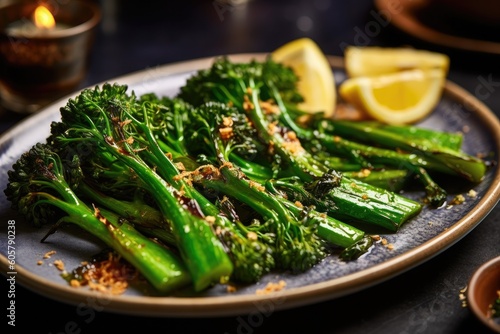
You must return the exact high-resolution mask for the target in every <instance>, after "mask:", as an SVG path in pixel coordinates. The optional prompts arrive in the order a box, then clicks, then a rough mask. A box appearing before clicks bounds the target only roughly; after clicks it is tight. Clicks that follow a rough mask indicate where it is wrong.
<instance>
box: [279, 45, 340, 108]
mask: <svg viewBox="0 0 500 334" xmlns="http://www.w3.org/2000/svg"><path fill="white" fill-rule="evenodd" d="M271 58H272V59H273V60H274V61H276V62H278V63H282V64H284V65H286V66H289V67H291V68H292V69H293V70H294V71H295V74H297V76H298V78H299V81H298V83H297V85H298V86H297V89H298V91H299V93H300V94H302V96H303V98H304V102H302V103H301V104H299V107H300V108H301V109H302V110H304V111H306V112H309V113H316V112H324V116H325V117H330V116H332V115H333V114H334V112H335V105H336V101H337V93H336V90H335V78H334V74H333V72H332V69H331V66H330V64H329V62H328V59H327V58H326V56H325V54H324V53H323V52H322V50H321V49H320V48H319V46H318V45H317V44H316V43H315V42H314V41H313V40H311V39H309V38H300V39H296V40H293V41H291V42H288V43H286V44H284V45H283V46H281V47H279V48H277V49H276V50H275V51H273V52H272V53H271Z"/></svg>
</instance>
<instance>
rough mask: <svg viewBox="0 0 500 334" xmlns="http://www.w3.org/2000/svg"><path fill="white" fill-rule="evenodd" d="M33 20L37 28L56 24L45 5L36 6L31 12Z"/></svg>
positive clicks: (50, 27)
mask: <svg viewBox="0 0 500 334" xmlns="http://www.w3.org/2000/svg"><path fill="white" fill-rule="evenodd" d="M33 22H34V23H35V25H36V27H37V28H41V29H52V28H54V27H55V25H56V21H55V19H54V16H53V15H52V13H51V12H50V11H49V10H48V9H47V7H45V6H43V5H40V6H38V7H36V9H35V12H34V13H33Z"/></svg>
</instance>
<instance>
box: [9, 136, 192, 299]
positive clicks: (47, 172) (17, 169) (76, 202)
mask: <svg viewBox="0 0 500 334" xmlns="http://www.w3.org/2000/svg"><path fill="white" fill-rule="evenodd" d="M12 168H13V169H12V170H10V171H9V172H8V176H9V183H8V186H7V188H6V189H5V194H6V196H7V199H8V200H9V201H11V202H12V207H13V208H14V209H15V210H18V211H19V212H21V213H23V214H24V215H26V216H27V217H29V219H30V220H31V221H33V222H34V223H35V224H44V223H46V222H47V220H49V221H51V220H53V219H54V218H55V219H57V224H56V225H57V226H58V225H60V224H63V223H68V224H75V225H77V226H79V227H80V228H82V229H84V230H86V231H87V232H89V233H91V234H92V235H94V236H96V237H98V238H99V239H101V240H102V241H103V242H104V243H105V244H106V245H108V246H110V247H112V248H113V249H114V250H116V251H117V252H118V253H119V254H120V255H121V256H122V257H123V258H124V259H126V260H127V261H129V262H130V263H131V264H132V265H133V266H135V268H137V269H138V270H139V272H140V273H141V274H142V275H143V276H144V277H145V278H146V279H147V280H148V281H149V282H150V283H151V284H152V285H153V286H154V287H155V288H157V289H158V290H159V291H162V292H171V291H173V290H175V289H178V288H180V287H184V286H186V285H188V284H190V283H191V277H190V275H189V272H188V271H187V269H186V268H185V266H184V264H183V263H182V262H181V261H180V259H178V257H177V255H176V254H174V253H173V252H171V251H169V250H168V249H167V248H165V247H162V246H160V245H158V244H157V243H155V242H153V241H151V240H149V239H148V238H146V237H144V236H143V235H142V234H140V233H139V232H138V231H137V230H136V229H134V227H133V226H132V225H131V224H129V223H127V222H125V221H117V219H115V218H114V217H110V216H103V215H102V214H101V213H100V212H99V210H98V209H97V208H93V209H92V208H90V207H89V206H87V205H86V204H85V203H84V202H83V201H82V200H81V199H80V198H79V197H78V196H77V195H76V194H75V193H74V192H73V190H72V187H71V186H72V185H74V184H75V183H78V182H79V180H78V179H79V178H80V177H81V171H80V170H79V169H78V168H76V167H75V168H72V169H71V170H65V167H64V165H63V163H62V162H61V159H60V157H59V156H58V155H57V154H56V153H54V152H53V150H52V149H51V147H50V146H48V145H45V144H40V143H39V144H36V145H35V146H33V147H32V148H31V149H30V150H29V151H27V152H26V153H24V154H23V155H22V156H21V157H20V158H19V160H18V161H17V162H16V163H15V164H14V165H13V167H12Z"/></svg>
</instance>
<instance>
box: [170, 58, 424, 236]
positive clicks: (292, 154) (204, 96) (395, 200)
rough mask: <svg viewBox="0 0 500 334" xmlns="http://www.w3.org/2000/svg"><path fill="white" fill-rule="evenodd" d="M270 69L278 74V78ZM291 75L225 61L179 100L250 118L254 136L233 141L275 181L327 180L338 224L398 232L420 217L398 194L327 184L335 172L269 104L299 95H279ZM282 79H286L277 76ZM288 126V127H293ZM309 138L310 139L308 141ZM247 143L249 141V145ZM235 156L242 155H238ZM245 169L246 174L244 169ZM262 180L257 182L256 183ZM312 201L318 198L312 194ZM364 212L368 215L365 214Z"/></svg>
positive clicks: (268, 64) (345, 181)
mask: <svg viewBox="0 0 500 334" xmlns="http://www.w3.org/2000/svg"><path fill="white" fill-rule="evenodd" d="M269 69H272V72H271V70H269ZM288 71H289V69H287V68H285V67H283V66H281V67H280V66H279V65H277V64H275V63H273V62H272V61H271V60H267V61H265V62H263V63H255V62H250V63H243V64H241V63H231V62H229V61H228V60H227V59H225V58H220V59H218V60H217V61H216V62H215V63H214V64H213V66H212V67H211V68H210V69H208V70H201V71H199V72H197V73H196V74H195V75H193V76H192V77H191V78H190V79H188V81H187V83H186V85H185V86H183V87H182V88H181V92H180V94H179V95H178V96H179V98H182V99H183V100H184V101H187V102H189V103H191V104H193V105H196V104H197V103H200V101H210V100H217V101H219V102H222V103H230V104H231V105H233V106H235V107H237V109H238V111H239V112H240V115H243V117H245V119H246V117H248V119H249V120H250V121H251V124H252V127H253V132H252V131H250V130H246V132H245V133H246V134H247V135H246V136H243V135H240V136H235V139H233V140H235V141H238V144H239V145H241V146H243V147H244V148H245V149H244V150H246V151H247V152H251V153H252V154H255V155H260V157H259V158H256V160H257V161H258V162H262V161H267V163H268V164H269V166H270V168H271V169H274V171H273V177H274V178H282V177H288V176H291V175H293V176H297V177H298V178H299V179H300V180H301V182H302V183H303V184H307V183H313V182H317V180H318V179H321V178H322V181H321V186H325V185H327V184H328V187H330V188H328V187H327V188H326V189H324V190H323V193H324V194H325V197H328V198H329V199H330V200H332V201H333V202H335V203H337V205H336V210H335V211H333V210H332V211H330V212H329V214H331V215H332V216H333V217H335V218H338V219H341V220H358V221H363V222H365V223H368V224H371V223H373V224H377V225H379V226H383V227H386V228H390V229H391V230H397V229H398V228H399V226H401V225H402V224H404V223H405V222H406V221H408V220H409V219H410V218H412V217H413V216H415V215H416V214H417V213H418V212H420V210H421V205H420V204H419V203H417V202H415V201H412V200H410V199H407V198H404V197H402V196H399V195H397V194H395V193H394V192H388V191H385V190H383V189H380V188H377V187H374V186H371V185H369V184H367V183H364V182H360V181H356V180H351V179H349V178H346V177H339V178H338V181H333V180H328V179H327V178H326V176H329V175H331V173H330V171H331V168H329V167H328V166H327V165H326V164H324V163H323V162H322V161H320V160H317V159H315V157H314V156H313V155H312V154H311V152H310V151H309V150H306V149H305V148H304V147H303V146H302V144H301V141H300V140H299V138H297V137H296V133H295V132H291V131H290V130H289V128H287V127H285V124H283V123H280V122H281V121H282V117H279V116H280V115H283V114H285V112H283V109H282V108H281V109H279V108H278V110H277V109H276V107H277V106H276V105H273V104H270V103H269V101H268V100H269V99H270V98H274V100H279V101H283V100H287V101H290V100H289V98H288V96H293V95H292V94H290V92H289V90H284V91H283V93H281V91H280V90H279V85H282V84H283V82H282V81H280V78H282V77H283V78H285V79H284V82H287V80H289V81H292V80H293V79H294V78H293V77H290V75H289V73H288ZM277 73H280V74H282V75H276V74H277ZM286 87H287V88H288V87H289V86H288V85H287V86H286ZM288 89H289V88H288ZM281 104H283V103H281ZM279 105H280V103H278V106H279ZM241 119H242V116H239V117H238V118H233V122H234V123H235V124H237V126H238V127H241V128H243V127H244V126H245V124H247V123H248V122H247V121H245V122H241V121H238V120H241ZM287 122H288V123H290V122H292V120H291V116H290V117H287ZM288 123H287V125H290V124H291V123H290V124H288ZM293 128H294V129H297V131H300V132H301V133H303V134H304V136H305V137H312V131H311V130H308V129H305V128H304V129H300V128H299V127H298V126H296V125H294V126H293ZM307 133H310V134H309V135H307ZM245 137H246V138H247V139H244V138H245ZM256 140H259V141H260V146H259V145H257V144H255V142H256ZM262 148H264V149H262ZM232 153H236V154H238V152H232ZM262 156H264V157H262ZM229 158H230V157H229ZM239 161H240V162H241V160H239ZM233 162H235V161H234V160H233ZM239 167H240V168H242V169H243V171H246V169H245V166H244V165H243V166H241V165H240V166H239ZM248 175H249V176H251V175H252V173H249V174H248ZM261 179H262V178H256V180H261ZM331 181H333V182H331ZM353 185H355V188H354V187H353ZM328 190H330V191H328ZM312 197H316V196H314V194H312ZM304 204H306V205H311V204H313V203H310V202H306V203H304ZM400 206H402V208H400ZM360 208H363V209H361V210H360ZM408 209H410V210H409V211H408Z"/></svg>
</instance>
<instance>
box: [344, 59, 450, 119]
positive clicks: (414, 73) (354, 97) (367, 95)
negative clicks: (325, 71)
mask: <svg viewBox="0 0 500 334" xmlns="http://www.w3.org/2000/svg"><path fill="white" fill-rule="evenodd" d="M445 77H446V76H445V72H444V71H442V70H436V69H432V70H426V71H424V70H420V69H416V70H408V71H402V72H397V73H391V74H384V75H378V76H375V77H367V76H360V77H354V78H348V79H346V80H345V81H344V82H342V83H341V85H340V87H339V95H340V96H341V97H342V99H344V100H345V101H346V102H348V103H350V104H351V105H353V106H355V107H356V108H359V109H360V110H362V111H364V112H365V113H366V114H367V115H368V116H370V117H372V118H374V119H376V120H379V121H381V122H385V123H388V124H409V123H415V122H417V121H419V120H422V119H423V118H425V117H426V116H427V115H429V114H430V113H431V112H432V110H433V109H434V107H435V106H436V105H437V103H438V102H439V99H440V98H441V95H442V91H443V87H444V84H445V80H446V79H445Z"/></svg>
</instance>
